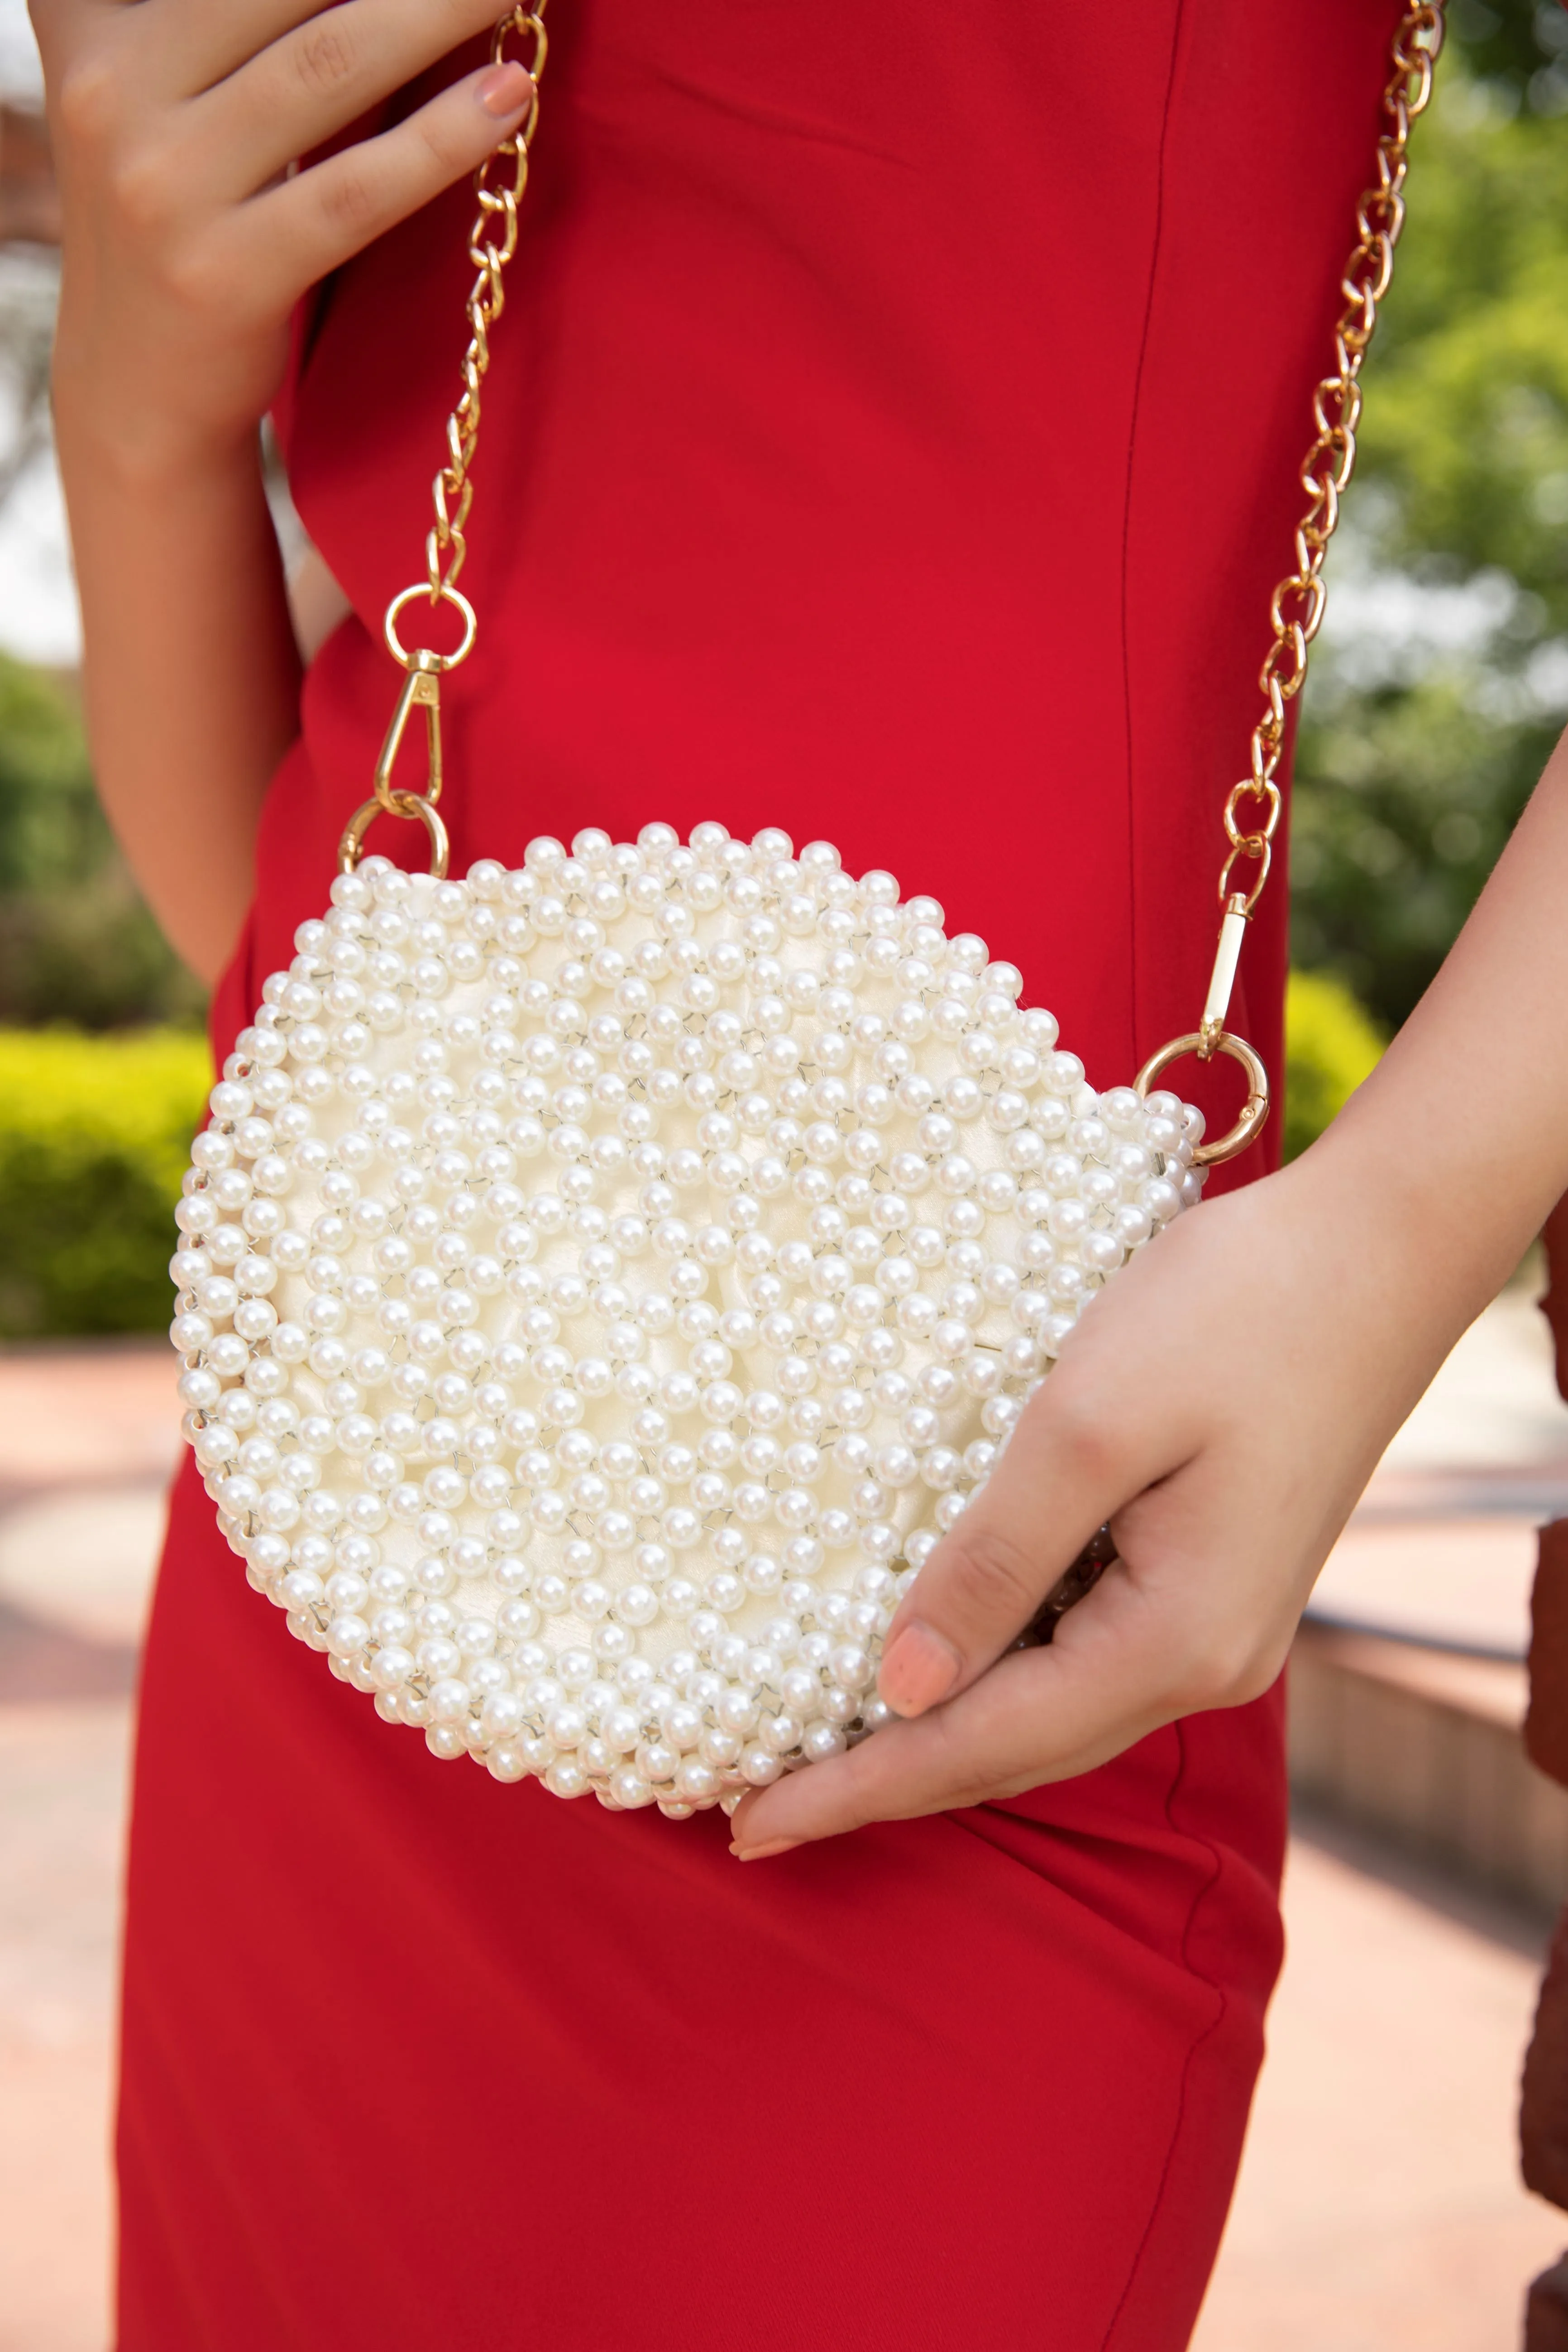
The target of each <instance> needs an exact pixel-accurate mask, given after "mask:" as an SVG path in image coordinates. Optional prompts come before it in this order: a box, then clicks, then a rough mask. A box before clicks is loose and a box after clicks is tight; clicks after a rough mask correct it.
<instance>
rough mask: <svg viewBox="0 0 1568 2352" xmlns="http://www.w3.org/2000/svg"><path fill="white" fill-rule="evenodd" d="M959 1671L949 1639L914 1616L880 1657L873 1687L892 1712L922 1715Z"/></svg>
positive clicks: (960, 1666)
mask: <svg viewBox="0 0 1568 2352" xmlns="http://www.w3.org/2000/svg"><path fill="white" fill-rule="evenodd" d="M962 1673H963V1659H962V1658H961V1657H960V1656H959V1654H958V1652H957V1651H956V1650H955V1649H954V1648H953V1646H952V1643H951V1642H946V1641H943V1639H942V1635H941V1634H940V1633H932V1631H931V1627H930V1626H929V1625H922V1624H921V1621H920V1619H919V1618H918V1617H916V1618H913V1619H911V1620H910V1623H909V1624H907V1625H906V1626H905V1627H904V1630H903V1632H902V1633H900V1635H899V1638H898V1640H897V1641H896V1642H895V1643H893V1646H892V1648H891V1649H890V1650H889V1652H888V1654H887V1656H886V1657H885V1658H884V1659H883V1660H882V1671H881V1673H880V1675H879V1676H878V1678H877V1688H878V1690H879V1692H880V1693H881V1695H882V1696H883V1697H884V1698H885V1699H886V1700H887V1702H888V1705H889V1706H890V1707H891V1708H892V1710H893V1713H894V1714H895V1715H923V1714H924V1713H925V1711H926V1709H927V1707H928V1706H935V1705H936V1703H937V1701H938V1699H941V1698H945V1697H946V1696H947V1695H948V1692H949V1691H950V1690H951V1689H952V1686H953V1684H954V1683H955V1682H956V1681H957V1680H958V1677H959V1675H961V1674H962Z"/></svg>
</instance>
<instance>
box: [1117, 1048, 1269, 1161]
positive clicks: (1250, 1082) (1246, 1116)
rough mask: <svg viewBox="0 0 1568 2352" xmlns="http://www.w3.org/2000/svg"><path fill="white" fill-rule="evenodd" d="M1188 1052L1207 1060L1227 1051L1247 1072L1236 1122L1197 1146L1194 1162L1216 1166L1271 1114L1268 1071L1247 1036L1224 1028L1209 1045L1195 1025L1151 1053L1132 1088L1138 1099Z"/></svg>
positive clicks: (1249, 1138) (1244, 1146) (1230, 1156)
mask: <svg viewBox="0 0 1568 2352" xmlns="http://www.w3.org/2000/svg"><path fill="white" fill-rule="evenodd" d="M1189 1054H1196V1055H1198V1057H1199V1059H1200V1060H1202V1061H1205V1062H1206V1061H1208V1060H1209V1059H1210V1057H1211V1055H1214V1054H1228V1055H1229V1056H1230V1058H1231V1060H1232V1061H1233V1062H1239V1063H1240V1064H1241V1066H1242V1068H1243V1069H1244V1070H1245V1071H1246V1073H1247V1100H1246V1102H1245V1103H1244V1104H1243V1105H1242V1108H1241V1115H1240V1117H1239V1118H1237V1122H1236V1125H1235V1126H1234V1127H1233V1128H1231V1129H1228V1130H1227V1131H1226V1134H1224V1135H1222V1136H1218V1137H1216V1139H1215V1141H1214V1142H1213V1143H1200V1144H1197V1145H1195V1146H1194V1150H1193V1162H1194V1166H1195V1167H1198V1168H1214V1167H1217V1165H1218V1164H1219V1162H1220V1161H1221V1160H1234V1159H1235V1158H1236V1156H1237V1153H1238V1152H1241V1151H1245V1150H1246V1149H1247V1145H1248V1144H1249V1143H1250V1142H1251V1141H1252V1139H1253V1138H1254V1137H1255V1136H1256V1135H1257V1134H1258V1131H1259V1129H1261V1127H1262V1125H1263V1122H1264V1120H1265V1119H1266V1118H1268V1071H1267V1070H1266V1069H1265V1068H1264V1066H1263V1059H1262V1056H1261V1055H1259V1054H1258V1053H1257V1052H1256V1051H1255V1050H1254V1049H1253V1047H1252V1046H1250V1045H1248V1044H1247V1040H1246V1038H1245V1037H1233V1036H1232V1035H1231V1034H1230V1032H1229V1030H1228V1029H1226V1030H1222V1031H1221V1033H1220V1034H1219V1035H1218V1036H1217V1037H1216V1038H1215V1041H1214V1044H1213V1045H1206V1044H1205V1038H1204V1034H1203V1032H1202V1030H1200V1029H1194V1030H1191V1031H1189V1033H1188V1034H1187V1035H1186V1036H1184V1037H1173V1038H1172V1040H1171V1042H1170V1044H1169V1045H1162V1046H1161V1048H1160V1050H1159V1052H1158V1053H1157V1054H1151V1055H1150V1056H1149V1059H1148V1060H1147V1061H1146V1062H1145V1063H1144V1065H1143V1066H1142V1069H1141V1070H1140V1071H1139V1073H1138V1076H1136V1077H1135V1078H1134V1079H1133V1081H1132V1088H1133V1092H1134V1093H1135V1094H1136V1095H1137V1096H1138V1098H1139V1100H1140V1101H1142V1100H1143V1098H1144V1097H1146V1096H1147V1095H1148V1093H1149V1090H1150V1088H1151V1087H1152V1086H1153V1084H1154V1082H1155V1080H1156V1079H1157V1078H1163V1076H1164V1075H1165V1072H1166V1071H1167V1070H1168V1069H1169V1068H1170V1067H1171V1066H1172V1064H1173V1062H1180V1061H1184V1060H1185V1058H1186V1056H1187V1055H1189Z"/></svg>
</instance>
